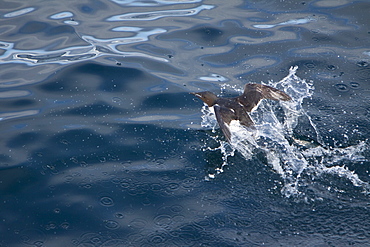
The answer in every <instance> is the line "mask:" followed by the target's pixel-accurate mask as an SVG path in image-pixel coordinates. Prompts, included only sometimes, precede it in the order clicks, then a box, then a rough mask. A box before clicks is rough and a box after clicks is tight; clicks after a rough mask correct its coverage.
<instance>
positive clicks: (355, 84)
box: [349, 81, 360, 89]
mask: <svg viewBox="0 0 370 247" xmlns="http://www.w3.org/2000/svg"><path fill="white" fill-rule="evenodd" d="M349 85H350V87H351V88H353V89H358V88H359V87H360V83H358V82H354V81H352V82H350V83H349Z"/></svg>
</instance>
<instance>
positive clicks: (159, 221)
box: [154, 215, 172, 227]
mask: <svg viewBox="0 0 370 247" xmlns="http://www.w3.org/2000/svg"><path fill="white" fill-rule="evenodd" d="M171 222H172V219H171V216H169V215H158V216H157V217H155V218H154V223H155V224H156V225H158V226H161V227H165V226H168V225H170V224H171Z"/></svg>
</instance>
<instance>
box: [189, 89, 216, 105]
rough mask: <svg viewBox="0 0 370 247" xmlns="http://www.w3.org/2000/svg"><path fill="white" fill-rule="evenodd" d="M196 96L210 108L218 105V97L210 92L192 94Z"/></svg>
mask: <svg viewBox="0 0 370 247" xmlns="http://www.w3.org/2000/svg"><path fill="white" fill-rule="evenodd" d="M191 94H193V95H195V96H197V97H198V98H199V99H201V100H203V101H204V103H206V104H207V105H208V106H209V107H211V106H213V105H214V104H215V103H216V100H217V99H218V98H217V96H216V95H215V94H214V93H212V92H210V91H204V92H199V93H191Z"/></svg>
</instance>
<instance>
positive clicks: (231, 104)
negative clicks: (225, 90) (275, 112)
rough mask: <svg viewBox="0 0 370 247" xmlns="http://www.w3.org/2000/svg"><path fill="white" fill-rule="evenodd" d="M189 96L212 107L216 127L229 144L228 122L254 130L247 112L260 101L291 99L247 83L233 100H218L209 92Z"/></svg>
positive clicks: (263, 86) (266, 87)
mask: <svg viewBox="0 0 370 247" xmlns="http://www.w3.org/2000/svg"><path fill="white" fill-rule="evenodd" d="M191 94H194V95H195V96H197V97H198V98H200V99H201V100H203V101H204V103H206V104H207V105H208V106H209V107H213V109H214V112H215V115H216V119H217V122H218V125H219V126H220V128H221V130H222V132H223V133H224V135H225V137H226V139H227V140H228V141H229V142H230V141H231V133H230V129H229V125H230V122H231V121H233V120H238V121H239V123H240V124H241V125H244V126H246V127H249V128H254V123H253V120H252V119H251V118H250V116H249V115H248V113H247V112H251V111H253V110H254V109H255V108H256V107H257V106H258V103H259V102H260V101H261V100H262V99H272V100H283V101H288V100H291V99H292V98H290V96H289V95H287V94H286V93H284V92H282V91H280V90H278V89H276V88H273V87H270V86H266V85H261V84H254V83H247V84H246V85H245V87H244V93H243V94H242V95H240V96H238V97H234V98H219V97H217V96H216V95H215V94H214V93H212V92H209V91H204V92H199V93H191Z"/></svg>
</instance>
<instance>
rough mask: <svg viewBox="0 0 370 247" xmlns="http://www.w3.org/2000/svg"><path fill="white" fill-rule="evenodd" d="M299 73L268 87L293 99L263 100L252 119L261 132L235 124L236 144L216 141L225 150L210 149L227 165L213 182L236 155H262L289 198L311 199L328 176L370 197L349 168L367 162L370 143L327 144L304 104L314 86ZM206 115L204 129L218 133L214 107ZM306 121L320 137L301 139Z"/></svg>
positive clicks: (364, 184) (369, 187)
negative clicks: (308, 194)
mask: <svg viewBox="0 0 370 247" xmlns="http://www.w3.org/2000/svg"><path fill="white" fill-rule="evenodd" d="M297 68H298V67H292V68H290V70H289V74H288V76H286V77H285V78H284V79H282V80H281V81H279V82H272V81H270V82H268V85H269V86H272V87H275V88H278V89H284V91H285V92H286V93H287V94H288V95H290V96H291V97H292V99H293V100H292V101H288V102H275V101H268V100H263V101H262V102H261V104H260V105H259V107H258V109H257V110H255V111H254V112H252V113H251V114H250V115H251V117H252V119H253V121H254V122H255V126H256V130H255V131H251V130H247V129H246V128H244V127H243V126H241V125H240V124H239V123H238V122H237V121H233V122H232V123H231V124H230V130H231V133H232V137H231V144H229V143H227V142H225V141H222V140H220V139H221V138H220V139H219V138H218V137H217V136H216V137H213V138H214V139H216V140H217V141H218V143H219V144H220V146H219V147H217V148H214V149H210V148H205V150H220V151H221V153H222V155H223V164H222V165H221V166H220V167H219V168H218V169H216V170H215V173H214V174H209V175H208V178H207V179H209V178H214V177H215V176H217V174H219V173H221V172H223V168H224V166H225V165H227V162H228V157H231V156H234V154H235V151H236V150H237V151H238V152H239V153H241V154H242V155H243V157H244V158H245V159H246V160H249V159H251V158H252V157H254V154H255V153H256V151H258V150H259V151H260V150H262V151H263V152H264V153H265V154H266V158H267V162H268V164H269V165H270V166H271V167H272V168H273V169H274V170H275V171H276V172H277V173H278V174H279V175H280V176H281V178H282V181H283V185H282V189H281V192H282V194H283V195H285V196H286V197H291V196H294V197H299V196H303V197H305V191H307V188H308V187H309V184H310V183H312V181H313V180H315V179H317V178H319V177H321V176H323V175H325V174H330V175H334V176H337V177H341V178H345V179H347V180H348V181H350V182H351V183H352V184H353V185H354V186H356V187H359V188H361V189H362V191H363V192H365V193H369V192H370V185H369V184H368V183H367V182H364V181H362V180H361V179H360V178H359V176H358V175H357V174H356V173H355V172H354V171H351V170H349V169H348V168H347V167H346V166H345V164H346V162H351V163H354V162H363V161H365V157H364V156H363V155H362V153H363V152H364V151H365V150H367V149H368V146H367V144H366V143H365V142H360V143H358V144H357V145H354V146H349V147H347V148H335V147H334V148H333V147H329V146H328V145H326V144H325V143H324V142H323V140H322V138H321V135H320V131H319V130H318V128H317V127H316V126H315V124H314V122H313V121H312V119H311V117H310V116H309V114H308V113H307V112H306V111H305V110H304V109H303V108H302V105H303V101H304V100H305V99H308V98H310V97H311V96H312V94H313V90H314V87H313V85H312V84H311V83H308V82H307V81H305V80H303V79H301V78H299V77H298V76H297V75H296V70H297ZM222 87H223V90H225V88H227V86H225V85H223V86H222ZM229 88H230V87H229ZM235 91H237V90H235ZM238 93H240V92H238ZM202 112H203V116H202V126H203V127H206V128H212V129H213V131H214V129H215V128H216V126H217V121H216V119H215V116H214V112H213V111H212V108H208V107H207V106H204V107H203V108H202ZM301 118H305V120H306V121H307V122H308V123H309V125H310V126H311V128H312V130H313V131H314V132H315V133H314V135H313V137H314V138H311V139H309V138H306V139H304V138H298V137H296V135H295V133H294V129H295V128H296V127H297V125H298V124H299V119H301ZM307 139H309V140H307Z"/></svg>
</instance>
